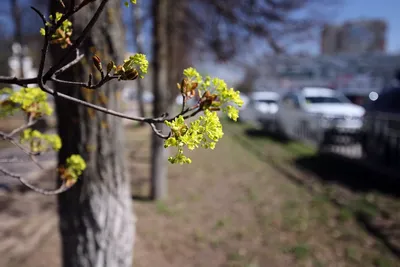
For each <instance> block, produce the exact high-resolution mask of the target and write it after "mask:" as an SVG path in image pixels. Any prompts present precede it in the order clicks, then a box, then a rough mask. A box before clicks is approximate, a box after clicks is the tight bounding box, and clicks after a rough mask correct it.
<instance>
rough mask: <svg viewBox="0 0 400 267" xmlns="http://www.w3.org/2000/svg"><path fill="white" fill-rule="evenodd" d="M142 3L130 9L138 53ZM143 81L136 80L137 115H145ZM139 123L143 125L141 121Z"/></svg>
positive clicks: (139, 50) (142, 40) (139, 51)
mask: <svg viewBox="0 0 400 267" xmlns="http://www.w3.org/2000/svg"><path fill="white" fill-rule="evenodd" d="M141 5H143V3H138V4H137V7H136V8H134V9H132V18H133V38H134V41H135V45H136V48H137V52H138V53H144V43H143V42H144V34H143V24H144V23H143V22H144V15H143V8H142V7H141ZM143 92H144V83H143V81H141V80H140V79H139V80H138V81H137V100H138V105H139V116H141V117H145V108H144V101H143ZM140 125H144V123H143V122H141V123H140Z"/></svg>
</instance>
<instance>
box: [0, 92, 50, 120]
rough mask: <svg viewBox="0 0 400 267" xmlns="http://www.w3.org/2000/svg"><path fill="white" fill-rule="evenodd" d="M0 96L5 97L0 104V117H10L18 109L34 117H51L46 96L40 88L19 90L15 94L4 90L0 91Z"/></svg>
mask: <svg viewBox="0 0 400 267" xmlns="http://www.w3.org/2000/svg"><path fill="white" fill-rule="evenodd" d="M0 95H3V96H6V98H5V100H3V101H2V102H0V116H6V115H11V114H13V113H14V112H15V111H17V110H19V109H22V110H23V111H25V112H26V113H29V114H31V115H33V116H34V117H40V116H42V115H51V114H52V112H53V109H52V108H51V107H50V105H49V104H48V102H47V94H46V93H45V92H43V91H42V90H41V89H40V88H36V87H35V88H29V87H28V88H21V89H20V90H19V91H15V92H14V91H13V90H12V89H10V88H4V89H2V90H0Z"/></svg>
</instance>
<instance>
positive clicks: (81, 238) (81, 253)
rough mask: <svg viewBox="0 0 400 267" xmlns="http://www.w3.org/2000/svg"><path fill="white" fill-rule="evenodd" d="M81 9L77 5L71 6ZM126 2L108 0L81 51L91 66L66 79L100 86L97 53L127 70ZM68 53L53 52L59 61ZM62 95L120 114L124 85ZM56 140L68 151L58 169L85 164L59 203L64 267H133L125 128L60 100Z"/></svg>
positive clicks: (80, 18)
mask: <svg viewBox="0 0 400 267" xmlns="http://www.w3.org/2000/svg"><path fill="white" fill-rule="evenodd" d="M99 2H100V1H97V2H95V3H92V4H90V5H89V6H87V7H85V8H84V10H82V11H81V12H79V13H77V14H76V15H75V16H73V17H72V20H73V21H72V22H73V25H74V36H75V38H76V36H78V34H79V33H80V32H81V31H82V30H83V27H84V26H85V25H86V23H87V22H88V21H89V19H90V18H91V16H92V15H93V13H94V12H95V10H96V7H97V6H98V4H99ZM50 3H51V4H50V7H51V13H54V12H55V11H60V10H58V9H57V7H59V5H58V1H54V0H50ZM64 3H65V4H66V5H67V6H69V4H73V5H75V4H76V3H77V2H75V1H73V0H71V1H65V0H64ZM121 17H122V14H121V9H120V1H109V3H108V5H107V7H106V10H105V11H104V13H103V14H102V15H101V16H100V19H99V21H98V23H97V24H96V26H95V27H94V28H93V30H92V31H91V33H90V34H89V36H88V37H87V38H86V40H85V41H84V44H83V48H82V49H81V52H83V53H85V55H86V57H85V59H84V60H83V61H82V62H81V63H80V64H78V65H76V66H74V67H73V68H72V69H71V71H67V72H65V73H64V74H63V75H62V77H60V78H62V79H65V80H75V81H76V80H78V81H86V80H87V79H88V75H89V72H91V73H93V76H94V79H95V80H96V79H99V73H98V72H96V70H95V68H94V67H93V64H92V60H91V57H92V55H93V51H94V49H97V53H96V54H97V55H98V56H99V57H100V58H101V59H102V60H103V65H106V64H107V62H108V61H109V60H111V59H113V60H114V61H115V62H116V63H121V62H122V60H123V53H124V51H125V49H124V48H125V47H124V44H123V41H121V40H124V39H125V36H124V32H123V25H122V20H121ZM63 52H64V51H60V49H58V48H56V47H52V49H51V53H52V55H53V58H54V59H55V61H57V58H59V55H60V54H62V53H63ZM56 89H57V90H58V91H59V92H63V93H66V94H69V95H72V96H75V97H78V98H80V99H84V100H86V101H89V102H92V103H96V104H100V105H103V106H107V107H108V108H111V109H117V110H118V108H119V107H121V102H120V101H121V100H120V92H121V89H122V86H121V85H120V84H119V83H118V82H111V83H107V84H106V85H105V86H103V87H102V88H100V89H97V90H95V91H90V90H88V89H84V88H79V87H73V86H65V85H60V84H58V85H57V86H56ZM55 103H56V111H57V119H58V133H59V135H60V137H61V139H62V142H63V147H62V149H61V150H60V152H59V155H58V160H59V164H63V163H64V162H65V160H66V158H67V157H68V156H69V155H71V154H75V153H78V154H80V155H82V156H83V157H84V159H85V160H86V163H87V169H86V170H85V172H84V174H83V175H82V176H81V177H80V179H79V181H78V182H77V184H76V185H74V186H73V187H72V188H71V189H70V190H68V191H67V192H65V193H63V194H60V195H59V196H58V212H59V216H60V225H59V229H60V233H61V240H62V257H63V260H62V262H63V266H64V267H83V266H85V267H89V266H90V267H97V266H98V267H108V266H113V267H114V266H115V267H128V266H129V267H131V266H132V262H133V253H132V252H133V244H134V240H135V217H134V215H133V213H132V201H131V189H130V180H129V178H128V176H127V172H126V167H125V151H124V147H125V143H124V137H123V128H122V121H121V119H119V118H116V117H113V116H110V115H106V114H103V113H101V112H96V111H94V110H92V109H89V108H85V107H83V106H80V105H76V104H74V103H72V102H69V101H66V100H63V99H59V98H56V100H55Z"/></svg>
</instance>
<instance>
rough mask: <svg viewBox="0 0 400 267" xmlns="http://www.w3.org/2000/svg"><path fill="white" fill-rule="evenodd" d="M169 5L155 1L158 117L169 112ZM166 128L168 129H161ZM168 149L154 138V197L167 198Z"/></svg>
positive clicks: (166, 0)
mask: <svg viewBox="0 0 400 267" xmlns="http://www.w3.org/2000/svg"><path fill="white" fill-rule="evenodd" d="M168 5H169V0H154V1H153V3H152V13H153V15H152V16H153V19H154V22H153V23H154V26H153V62H152V66H153V68H152V70H153V95H154V102H153V116H155V117H159V116H161V115H162V113H164V112H165V111H166V110H168V108H169V107H168V103H167V100H168V99H167V97H168V95H167V93H168V91H167V86H168V60H169V59H168V31H167V30H168V27H167V25H168ZM163 129H165V126H163V127H162V128H161V130H163ZM166 158H167V150H166V149H164V143H163V141H162V140H160V138H157V136H156V135H154V134H153V135H152V138H151V197H152V199H162V198H166V197H167V192H168V184H167V183H168V180H167V166H166V162H165V160H166Z"/></svg>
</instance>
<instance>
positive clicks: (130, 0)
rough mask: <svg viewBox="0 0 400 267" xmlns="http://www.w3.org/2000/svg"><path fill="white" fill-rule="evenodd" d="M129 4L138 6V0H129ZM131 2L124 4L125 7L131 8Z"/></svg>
mask: <svg viewBox="0 0 400 267" xmlns="http://www.w3.org/2000/svg"><path fill="white" fill-rule="evenodd" d="M129 2H131V3H132V4H133V5H135V4H136V0H129ZM129 2H128V1H125V2H124V5H125V6H126V7H129Z"/></svg>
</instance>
